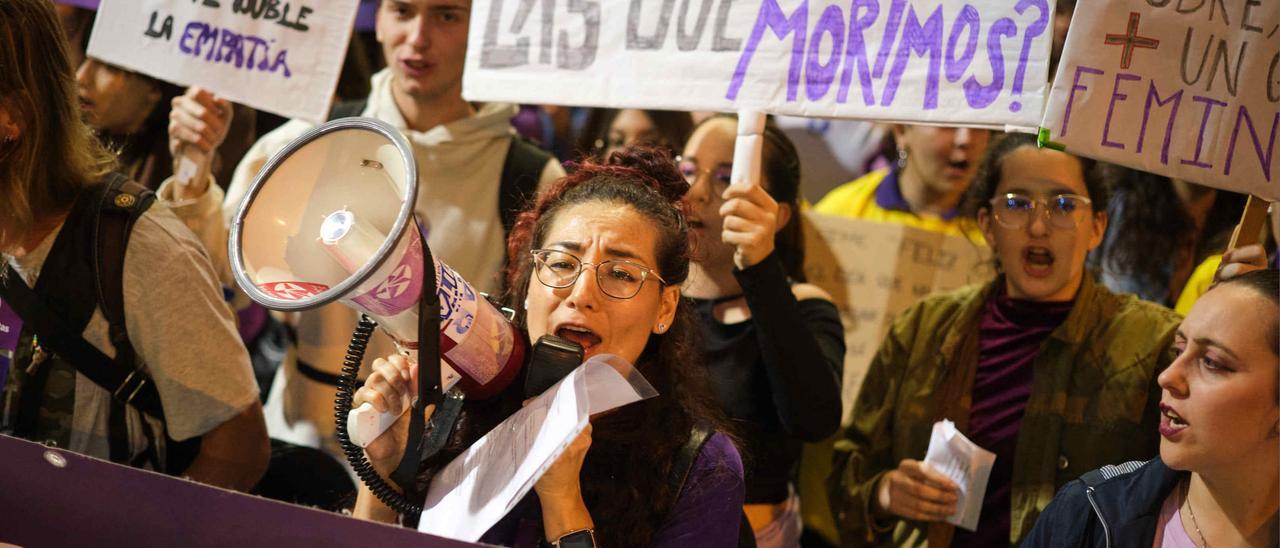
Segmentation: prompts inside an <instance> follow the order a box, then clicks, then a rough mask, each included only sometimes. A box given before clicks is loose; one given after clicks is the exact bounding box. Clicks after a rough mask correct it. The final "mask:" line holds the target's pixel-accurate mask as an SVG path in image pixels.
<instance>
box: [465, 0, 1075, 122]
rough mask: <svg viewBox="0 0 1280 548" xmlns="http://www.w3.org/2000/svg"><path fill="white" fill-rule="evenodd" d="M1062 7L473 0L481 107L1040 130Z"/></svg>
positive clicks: (1026, 3)
mask: <svg viewBox="0 0 1280 548" xmlns="http://www.w3.org/2000/svg"><path fill="white" fill-rule="evenodd" d="M1053 5H1054V0H967V1H966V0H760V1H758V2H742V1H738V2H734V1H733V0H679V1H677V0H617V1H613V2H603V1H600V0H567V1H565V2H556V1H555V0H476V1H475V2H473V4H472V12H471V35H470V37H471V42H470V46H469V47H468V49H467V69H466V73H465V76H464V79H463V96H465V97H466V98H467V99H468V100H472V101H517V102H522V103H534V104H562V105H585V106H601V107H631V108H655V109H670V110H712V111H723V112H736V111H744V110H754V111H765V112H769V113H773V114H790V115H798V116H821V117H840V118H863V119H877V120H893V121H918V122H925V123H936V124H947V125H961V124H963V125H985V126H996V127H1003V126H1005V125H1016V126H1023V127H1028V126H1030V127H1034V126H1035V125H1037V124H1038V122H1039V120H1040V114H1041V112H1042V111H1043V104H1044V96H1045V91H1046V89H1047V87H1048V85H1047V82H1046V80H1047V70H1048V69H1047V65H1048V60H1049V48H1050V42H1051V38H1052V37H1051V34H1052V28H1053V27H1052V24H1051V22H1052V15H1053Z"/></svg>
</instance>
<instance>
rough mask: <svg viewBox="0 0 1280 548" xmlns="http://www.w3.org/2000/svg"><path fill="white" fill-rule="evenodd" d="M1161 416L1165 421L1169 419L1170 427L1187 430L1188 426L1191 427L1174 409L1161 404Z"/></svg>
mask: <svg viewBox="0 0 1280 548" xmlns="http://www.w3.org/2000/svg"><path fill="white" fill-rule="evenodd" d="M1160 415H1161V416H1163V417H1164V418H1165V419H1168V421H1169V426H1172V427H1174V428H1186V427H1188V426H1191V425H1190V424H1188V423H1187V421H1186V420H1185V419H1183V418H1182V415H1179V414H1178V412H1177V411H1174V410H1173V408H1172V407H1169V406H1167V405H1165V404H1163V403H1162V404H1160Z"/></svg>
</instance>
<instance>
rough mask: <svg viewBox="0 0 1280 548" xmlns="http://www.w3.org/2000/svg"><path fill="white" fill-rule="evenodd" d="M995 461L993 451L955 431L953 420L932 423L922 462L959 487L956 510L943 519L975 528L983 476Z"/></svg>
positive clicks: (984, 478)
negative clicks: (931, 432) (979, 445)
mask: <svg viewBox="0 0 1280 548" xmlns="http://www.w3.org/2000/svg"><path fill="white" fill-rule="evenodd" d="M995 461H996V455H995V453H992V452H990V451H987V450H986V449H983V448H981V447H978V446H977V445H976V444H974V443H973V442H971V441H969V438H966V437H964V434H961V433H960V432H959V431H958V430H956V425H955V423H953V422H951V421H949V420H941V421H938V422H935V423H933V435H932V436H930V437H929V451H928V453H927V454H926V455H925V457H924V462H925V463H926V464H928V465H929V466H932V467H933V469H934V470H937V471H938V472H940V473H941V474H942V475H944V476H946V477H948V478H951V481H954V482H955V483H956V486H958V487H959V488H960V500H959V501H958V502H956V513H955V514H952V515H951V516H950V517H948V518H947V523H950V524H952V525H956V526H958V527H963V528H965V529H968V530H970V531H975V530H977V529H978V516H979V514H981V513H982V498H983V496H984V495H986V493H987V479H988V478H989V477H990V476H991V466H992V464H993V463H995Z"/></svg>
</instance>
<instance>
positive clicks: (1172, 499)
mask: <svg viewBox="0 0 1280 548" xmlns="http://www.w3.org/2000/svg"><path fill="white" fill-rule="evenodd" d="M1184 493H1185V491H1183V490H1182V489H1174V490H1173V492H1172V493H1169V496H1168V497H1165V499H1164V504H1163V505H1161V506H1160V520H1159V521H1158V522H1157V525H1156V538H1155V542H1153V543H1152V544H1151V546H1152V548H1200V545H1199V544H1196V542H1195V541H1194V540H1191V535H1188V534H1187V530H1186V529H1184V528H1183V527H1182V501H1183V494H1184Z"/></svg>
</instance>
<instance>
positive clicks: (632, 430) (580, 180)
mask: <svg viewBox="0 0 1280 548" xmlns="http://www.w3.org/2000/svg"><path fill="white" fill-rule="evenodd" d="M687 190H688V184H687V183H686V182H685V180H684V177H682V176H681V175H680V172H679V171H678V170H677V169H676V166H675V163H674V162H673V161H672V159H671V156H670V154H669V153H668V152H667V151H666V150H665V149H658V148H652V147H629V148H626V149H623V150H620V151H617V152H614V153H613V154H612V155H610V157H609V158H608V159H607V160H606V161H605V163H603V164H599V163H594V162H590V161H588V162H585V163H583V164H581V165H579V166H577V168H576V169H575V170H574V171H573V173H572V174H570V175H568V176H567V177H565V178H563V179H561V180H560V181H559V182H557V183H556V184H555V185H554V186H552V187H551V188H550V189H548V190H547V191H546V192H543V193H542V194H541V195H540V196H539V197H538V200H537V202H536V203H535V204H534V206H533V207H532V208H531V209H530V210H528V211H526V212H524V213H522V214H521V215H520V217H519V218H518V219H517V221H516V224H515V226H514V228H513V229H512V231H511V237H510V239H509V240H508V244H507V246H508V255H507V256H508V257H510V262H509V265H508V270H507V276H508V277H507V280H508V287H510V288H511V292H512V295H511V298H510V300H509V302H511V303H523V302H524V299H525V296H526V295H527V294H528V289H529V283H530V281H531V276H532V271H533V268H532V264H533V262H532V260H531V259H530V254H529V250H530V249H534V248H536V247H540V246H541V245H542V243H543V238H544V237H545V235H546V231H547V230H548V228H549V227H550V226H551V225H552V223H553V222H554V221H555V218H556V215H557V214H559V213H560V212H562V211H564V210H565V209H566V208H568V207H570V206H572V205H575V204H582V203H593V202H603V203H607V204H616V205H618V206H620V207H630V208H632V209H634V210H635V211H636V212H638V213H640V214H641V215H643V216H645V217H646V218H647V219H648V220H649V221H651V226H653V227H654V230H656V231H657V232H658V239H657V240H658V243H657V267H658V273H659V275H661V276H662V278H663V279H664V280H666V281H667V283H669V284H673V285H679V284H681V283H683V282H684V281H685V279H686V278H688V276H689V255H690V251H691V247H690V243H689V231H688V226H687V224H686V223H685V220H684V219H685V217H684V209H683V202H682V201H681V200H682V197H683V196H684V194H685V192H686V191H687ZM535 283H536V282H535ZM512 308H514V309H517V310H521V311H522V312H521V313H520V314H521V316H518V317H517V321H519V322H520V323H521V324H523V323H524V317H523V306H513V307H512ZM695 322H696V319H695V317H694V315H693V310H692V309H691V308H690V307H688V306H679V307H677V310H676V315H675V319H674V321H673V322H672V325H671V329H669V330H668V331H667V332H665V333H663V334H661V335H650V337H649V342H648V343H647V344H646V346H645V349H644V352H643V353H641V355H640V359H639V360H638V362H639V363H637V364H636V366H637V368H638V369H639V370H640V372H642V373H644V376H645V378H647V379H648V380H649V381H650V383H651V384H652V385H653V387H654V388H655V389H657V390H658V393H659V394H660V396H659V397H656V398H652V399H649V400H646V401H644V402H641V403H636V404H632V405H628V406H626V407H623V408H622V409H619V410H618V411H616V412H614V413H611V414H609V415H606V416H604V417H599V418H596V419H592V422H593V424H594V428H593V430H592V445H591V450H590V451H589V452H588V453H587V458H586V462H585V463H584V464H583V469H582V489H583V498H584V500H585V502H586V504H587V508H588V509H589V510H590V511H591V515H592V516H595V519H596V520H597V521H598V522H599V523H601V524H602V526H601V527H600V530H599V531H597V532H596V537H597V538H600V539H601V543H600V544H601V545H602V546H647V545H649V544H650V542H651V540H652V538H653V535H654V533H655V532H657V530H658V529H659V528H660V527H661V526H662V524H663V522H664V520H665V519H666V518H667V515H668V514H669V513H670V511H671V510H672V508H673V507H674V506H675V500H676V497H677V495H678V494H679V493H677V492H676V491H677V487H676V486H674V485H672V484H671V482H669V481H668V480H667V478H669V477H670V476H671V472H672V470H671V466H672V464H673V462H674V461H675V460H676V455H677V454H678V453H679V451H680V449H681V447H683V446H684V444H685V442H686V441H687V440H688V438H689V433H690V431H691V429H692V427H693V425H695V424H700V425H703V426H705V427H708V428H709V429H711V430H713V431H717V432H720V433H722V434H725V435H728V436H730V439H733V437H732V435H731V433H730V431H729V427H728V421H727V420H726V419H725V418H724V416H723V414H722V413H721V412H720V411H719V407H718V406H717V405H716V403H715V400H714V398H713V396H712V394H711V389H710V384H709V382H708V381H707V379H706V374H705V371H706V370H705V368H704V367H702V364H700V363H697V361H696V358H694V356H697V355H699V353H698V352H696V351H695V350H696V343H695V341H694V339H693V337H694V336H695V334H694V333H695V331H694V330H695ZM603 524H607V525H603Z"/></svg>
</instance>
